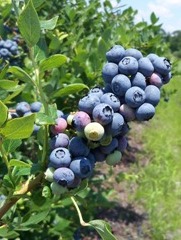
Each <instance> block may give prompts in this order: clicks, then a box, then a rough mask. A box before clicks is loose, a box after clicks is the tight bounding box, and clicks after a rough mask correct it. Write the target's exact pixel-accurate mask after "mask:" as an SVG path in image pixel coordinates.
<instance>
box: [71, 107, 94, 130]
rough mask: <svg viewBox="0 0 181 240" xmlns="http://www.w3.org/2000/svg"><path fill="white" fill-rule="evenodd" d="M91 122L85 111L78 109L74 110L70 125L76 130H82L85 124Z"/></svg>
mask: <svg viewBox="0 0 181 240" xmlns="http://www.w3.org/2000/svg"><path fill="white" fill-rule="evenodd" d="M90 122H91V118H90V117H89V115H88V114H87V113H86V112H83V111H79V112H76V113H75V115H74V117H73V119H72V126H73V127H74V128H75V129H76V130H77V131H82V130H84V127H85V126H87V124H89V123H90Z"/></svg>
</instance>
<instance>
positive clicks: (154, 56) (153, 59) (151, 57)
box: [146, 53, 159, 63]
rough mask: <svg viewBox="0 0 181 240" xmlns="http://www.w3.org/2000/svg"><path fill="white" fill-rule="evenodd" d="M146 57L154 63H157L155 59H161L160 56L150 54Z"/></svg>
mask: <svg viewBox="0 0 181 240" xmlns="http://www.w3.org/2000/svg"><path fill="white" fill-rule="evenodd" d="M146 57H147V58H149V59H150V61H151V62H152V63H153V62H154V61H155V59H157V58H159V56H158V55H157V54H155V53H150V54H148V55H147V56H146Z"/></svg>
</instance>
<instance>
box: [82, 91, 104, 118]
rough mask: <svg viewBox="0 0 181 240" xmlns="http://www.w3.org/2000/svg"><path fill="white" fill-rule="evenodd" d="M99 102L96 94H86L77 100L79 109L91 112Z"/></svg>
mask: <svg viewBox="0 0 181 240" xmlns="http://www.w3.org/2000/svg"><path fill="white" fill-rule="evenodd" d="M99 103H100V99H99V98H98V97H97V96H93V95H88V96H85V97H83V98H81V99H80V100H79V102H78V108H79V110H80V111H84V112H86V113H88V114H92V110H93V108H94V107H95V106H96V105H97V104H99Z"/></svg>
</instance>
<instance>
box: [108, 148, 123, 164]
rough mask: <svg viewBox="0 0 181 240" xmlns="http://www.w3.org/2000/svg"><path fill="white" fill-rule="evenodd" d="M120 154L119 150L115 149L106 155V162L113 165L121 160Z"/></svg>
mask: <svg viewBox="0 0 181 240" xmlns="http://www.w3.org/2000/svg"><path fill="white" fill-rule="evenodd" d="M121 158H122V154H121V152H120V151H118V150H115V151H114V152H112V153H110V154H109V155H108V156H107V157H106V163H107V164H108V165H110V166H115V165H116V164H118V163H119V162H120V161H121Z"/></svg>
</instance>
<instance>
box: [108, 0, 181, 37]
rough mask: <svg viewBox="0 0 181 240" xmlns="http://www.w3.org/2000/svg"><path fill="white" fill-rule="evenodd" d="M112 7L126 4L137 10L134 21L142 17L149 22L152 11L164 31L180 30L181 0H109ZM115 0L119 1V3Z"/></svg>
mask: <svg viewBox="0 0 181 240" xmlns="http://www.w3.org/2000/svg"><path fill="white" fill-rule="evenodd" d="M110 1H111V3H112V5H113V6H114V7H116V6H122V5H126V7H125V8H127V7H129V6H131V7H132V8H133V9H136V10H138V14H137V16H136V19H135V21H136V22H140V21H142V20H143V19H144V20H145V21H148V22H149V17H150V14H151V13H152V12H154V13H155V14H156V16H157V17H159V22H158V23H160V24H162V27H163V29H164V30H165V31H166V32H170V33H171V32H173V31H176V30H181V0H142V1H141V0H121V1H116V0H110ZM117 2H120V3H119V4H118V3H117Z"/></svg>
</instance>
